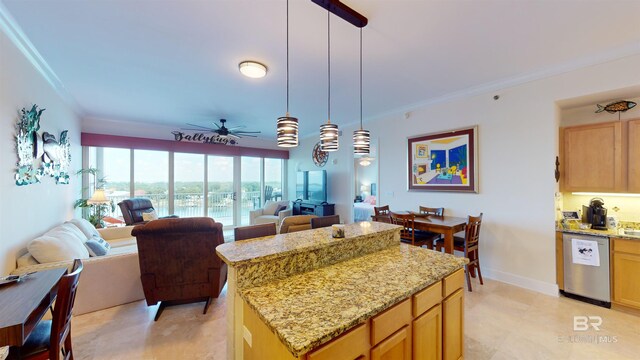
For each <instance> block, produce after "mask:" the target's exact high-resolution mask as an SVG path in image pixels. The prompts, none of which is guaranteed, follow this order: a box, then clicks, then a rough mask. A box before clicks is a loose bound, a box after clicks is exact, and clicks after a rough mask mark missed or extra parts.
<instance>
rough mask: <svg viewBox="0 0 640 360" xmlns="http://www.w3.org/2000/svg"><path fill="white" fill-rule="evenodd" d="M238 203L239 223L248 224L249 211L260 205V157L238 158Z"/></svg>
mask: <svg viewBox="0 0 640 360" xmlns="http://www.w3.org/2000/svg"><path fill="white" fill-rule="evenodd" d="M240 169H241V170H240V193H241V196H240V204H241V209H240V212H241V216H240V224H239V225H249V211H251V210H254V209H257V208H259V207H262V191H260V189H261V186H260V183H261V181H260V174H261V173H262V159H261V158H256V157H247V156H243V157H241V158H240Z"/></svg>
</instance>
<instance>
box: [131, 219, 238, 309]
mask: <svg viewBox="0 0 640 360" xmlns="http://www.w3.org/2000/svg"><path fill="white" fill-rule="evenodd" d="M131 235H133V236H135V237H136V239H137V244H138V257H139V259H140V279H141V280H142V288H143V290H144V296H145V298H146V300H147V305H149V306H151V305H155V304H157V303H158V302H160V306H159V308H158V312H157V313H156V317H155V320H158V318H159V317H160V315H161V314H162V311H163V310H164V308H165V307H166V306H170V305H178V304H184V303H188V302H198V301H206V304H205V306H204V312H203V314H206V312H207V309H208V308H209V304H210V303H211V298H214V297H215V298H217V297H218V295H219V294H220V292H221V291H222V288H223V286H224V284H225V282H226V280H227V264H225V263H224V262H223V261H222V260H221V259H220V258H219V257H218V254H216V246H218V245H220V244H222V243H224V238H223V234H222V224H220V223H217V222H215V221H214V220H213V219H211V218H207V217H195V218H173V219H159V220H153V221H150V222H148V223H146V224H144V225H138V226H136V227H135V228H133V230H132V231H131Z"/></svg>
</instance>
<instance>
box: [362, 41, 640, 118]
mask: <svg viewBox="0 0 640 360" xmlns="http://www.w3.org/2000/svg"><path fill="white" fill-rule="evenodd" d="M635 55H640V41H638V42H634V43H631V44H628V45H625V46H621V47H617V48H614V49H611V50H609V51H605V52H601V53H598V54H594V55H591V56H587V57H583V58H579V59H575V60H573V61H568V62H565V63H561V64H558V65H554V66H550V67H547V68H544V69H542V70H538V71H533V72H529V73H526V74H522V75H517V76H513V77H510V78H506V79H502V80H498V81H492V82H488V83H484V84H481V85H478V86H472V87H470V88H467V89H463V90H460V91H454V92H451V93H448V94H445V95H442V96H437V97H434V98H430V99H427V100H425V101H420V102H416V103H413V104H410V105H407V106H402V107H399V108H396V109H394V110H389V111H386V112H384V113H382V114H377V115H374V116H370V117H368V118H366V119H365V121H377V120H381V119H385V118H388V117H393V116H399V115H401V114H403V113H406V112H411V111H414V110H417V109H419V108H423V107H429V106H431V105H435V104H439V103H444V102H448V101H452V100H457V99H462V98H467V97H471V96H476V95H481V94H485V93H489V92H494V91H499V90H504V89H507V88H511V87H515V86H518V85H522V84H526V83H529V82H533V81H537V80H542V79H546V78H550V77H553V76H558V75H562V74H565V73H568V72H572V71H575V70H580V69H584V68H588V67H591V66H595V65H600V64H604V63H608V62H611V61H616V60H620V59H623V58H626V57H630V56H635Z"/></svg>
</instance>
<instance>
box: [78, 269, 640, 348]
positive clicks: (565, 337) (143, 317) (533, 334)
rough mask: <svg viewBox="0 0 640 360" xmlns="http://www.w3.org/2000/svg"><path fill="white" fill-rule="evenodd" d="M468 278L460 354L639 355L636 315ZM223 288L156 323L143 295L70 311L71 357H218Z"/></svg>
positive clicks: (221, 342) (639, 330)
mask: <svg viewBox="0 0 640 360" xmlns="http://www.w3.org/2000/svg"><path fill="white" fill-rule="evenodd" d="M473 285H474V291H473V292H472V293H469V292H467V293H466V294H465V296H466V297H465V308H466V314H465V334H466V339H465V347H466V349H465V359H469V360H476V359H477V360H482V359H536V360H537V359H581V360H591V359H603V360H618V359H620V360H622V359H640V317H638V316H634V315H629V314H625V313H622V312H619V311H614V310H608V309H605V308H601V307H597V306H594V305H590V304H586V303H582V302H579V301H576V300H572V299H567V298H563V297H561V298H556V297H550V296H546V295H542V294H538V293H535V292H532V291H528V290H525V289H521V288H518V287H515V286H511V285H508V284H504V283H501V282H497V281H491V280H486V281H485V285H484V286H480V285H479V284H478V283H477V280H475V281H474V283H473ZM225 291H226V290H225ZM225 295H226V293H225V292H223V296H221V297H220V298H219V299H217V300H215V301H214V302H213V303H212V305H211V307H210V308H209V312H208V313H207V314H206V315H202V304H192V305H182V306H178V307H169V308H167V309H166V310H165V311H164V313H163V314H162V317H161V318H160V320H159V321H158V322H155V323H154V322H153V316H154V315H155V311H156V307H155V306H154V307H147V306H146V304H145V302H144V301H138V302H135V303H131V304H128V305H124V306H118V307H115V308H112V309H107V310H103V311H98V312H95V313H91V314H86V315H82V316H77V317H75V318H74V319H73V325H72V326H73V330H72V334H73V343H74V350H75V355H76V356H75V358H76V359H79V360H82V359H96V360H97V359H109V360H111V359H127V360H129V359H158V360H160V359H225V355H226V340H225V338H226V336H225V329H226V320H225ZM574 315H576V316H601V317H602V325H601V327H600V331H595V330H589V331H584V332H577V331H573V316H574ZM578 336H580V337H578ZM594 337H595V338H594ZM594 339H598V340H610V341H615V342H614V343H595V342H594V341H595V340H594Z"/></svg>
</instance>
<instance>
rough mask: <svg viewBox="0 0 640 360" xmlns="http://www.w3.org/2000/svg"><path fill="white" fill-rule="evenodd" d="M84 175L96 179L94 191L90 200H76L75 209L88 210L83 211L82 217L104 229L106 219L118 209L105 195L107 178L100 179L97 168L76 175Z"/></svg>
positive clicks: (79, 171)
mask: <svg viewBox="0 0 640 360" xmlns="http://www.w3.org/2000/svg"><path fill="white" fill-rule="evenodd" d="M84 174H88V175H90V176H93V177H95V181H94V187H93V191H91V192H90V193H91V197H90V198H81V199H78V200H76V202H75V203H74V204H73V208H74V209H76V208H82V209H86V211H82V217H83V218H85V219H87V220H88V221H89V222H90V223H91V224H93V226H95V227H96V228H103V227H105V223H104V217H105V216H106V215H108V214H109V213H111V212H113V211H115V209H116V207H115V204H114V203H113V201H112V200H109V199H107V198H106V196H105V194H104V186H105V184H106V178H104V177H102V178H98V169H97V168H89V169H81V170H78V171H77V172H76V175H84ZM85 189H86V188H85Z"/></svg>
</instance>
